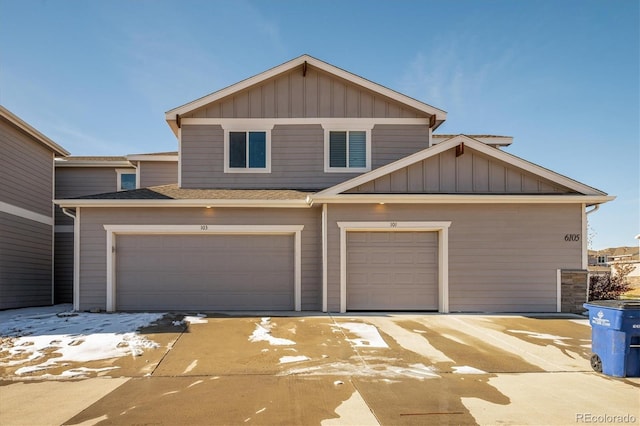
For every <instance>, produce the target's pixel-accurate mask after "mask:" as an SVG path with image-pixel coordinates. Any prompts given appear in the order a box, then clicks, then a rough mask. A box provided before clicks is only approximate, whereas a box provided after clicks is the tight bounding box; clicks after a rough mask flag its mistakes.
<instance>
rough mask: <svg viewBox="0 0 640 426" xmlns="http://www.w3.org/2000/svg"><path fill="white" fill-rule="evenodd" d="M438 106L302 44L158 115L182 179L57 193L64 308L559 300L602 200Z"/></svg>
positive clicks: (536, 306)
mask: <svg viewBox="0 0 640 426" xmlns="http://www.w3.org/2000/svg"><path fill="white" fill-rule="evenodd" d="M446 116H447V115H446V113H445V112H444V111H442V110H440V109H438V108H435V107H433V106H430V105H428V104H425V103H423V102H420V101H417V100H415V99H412V98H410V97H408V96H405V95H403V94H401V93H398V92H395V91H393V90H390V89H388V88H386V87H383V86H380V85H378V84H376V83H373V82H371V81H369V80H366V79H364V78H362V77H359V76H357V75H354V74H352V73H349V72H347V71H344V70H342V69H340V68H337V67H335V66H333V65H330V64H327V63H325V62H322V61H320V60H318V59H315V58H313V57H311V56H307V55H304V56H301V57H298V58H296V59H293V60H291V61H289V62H287V63H284V64H282V65H279V66H277V67H275V68H272V69H270V70H268V71H265V72H263V73H261V74H259V75H256V76H254V77H251V78H249V79H246V80H243V81H241V82H239V83H237V84H235V85H232V86H230V87H227V88H225V89H222V90H220V91H218V92H215V93H212V94H210V95H208V96H204V97H202V98H200V99H198V100H195V101H193V102H190V103H188V104H186V105H183V106H181V107H178V108H175V109H173V110H171V111H169V112H167V113H166V120H167V122H168V124H169V126H170V127H171V129H172V130H173V132H174V133H175V135H176V138H177V140H178V164H177V168H178V176H177V182H174V183H172V184H167V185H155V186H154V185H151V186H149V185H142V184H141V185H140V188H139V189H135V190H129V191H122V192H117V191H114V192H111V193H108V194H99V195H89V196H83V197H80V198H71V197H68V196H60V197H58V199H57V200H56V203H57V204H59V205H60V206H61V207H63V208H64V209H65V210H66V211H67V213H69V214H72V215H73V216H74V217H75V219H74V220H75V221H74V225H73V226H74V235H75V239H76V240H75V241H76V250H75V257H74V263H75V276H74V278H73V287H74V293H75V297H74V304H75V307H76V309H82V310H85V309H103V310H107V311H116V310H189V311H194V310H250V311H256V310H284V311H289V310H296V311H299V310H322V311H330V312H345V311H362V310H382V311H385V310H386V311H402V310H411V311H414V310H415V311H438V312H456V311H461V312H486V311H490V312H516V311H518V312H556V311H560V310H561V309H562V303H561V301H562V300H563V298H564V297H565V295H564V294H563V287H562V285H561V284H562V283H561V281H562V279H561V277H562V276H563V271H576V270H577V271H585V277H586V268H587V247H586V238H585V235H586V226H587V220H586V212H587V211H588V210H589V209H590V208H592V206H595V205H598V204H601V203H604V202H607V201H610V200H612V199H613V198H614V197H611V196H608V195H607V194H605V193H604V192H602V191H599V190H597V189H594V188H592V187H590V186H588V185H585V184H582V183H580V182H577V181H575V180H572V179H570V178H567V177H565V176H562V175H560V174H558V173H555V172H553V171H551V170H548V169H545V168H543V167H540V166H538V165H535V164H532V163H530V162H528V161H526V160H523V159H521V158H518V157H516V156H513V155H511V154H509V153H507V152H505V151H504V150H503V148H504V147H508V146H509V144H511V142H512V139H511V138H510V137H500V136H492V135H480V136H475V137H474V136H469V135H440V136H438V135H437V134H434V132H435V130H436V129H437V128H438V126H440V125H441V124H442V123H443V122H444V121H445V119H446ZM143 170H144V166H143ZM141 183H142V182H141ZM523 259H526V261H523ZM583 290H584V292H585V296H586V280H585V282H584V287H583Z"/></svg>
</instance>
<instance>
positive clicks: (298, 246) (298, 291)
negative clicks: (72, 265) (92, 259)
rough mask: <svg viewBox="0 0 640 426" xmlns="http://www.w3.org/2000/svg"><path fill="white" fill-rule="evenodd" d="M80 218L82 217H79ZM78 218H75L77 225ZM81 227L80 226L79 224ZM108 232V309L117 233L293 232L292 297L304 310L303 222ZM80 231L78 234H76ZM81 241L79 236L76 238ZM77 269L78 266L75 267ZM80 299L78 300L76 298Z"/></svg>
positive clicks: (113, 302) (113, 286) (126, 228)
mask: <svg viewBox="0 0 640 426" xmlns="http://www.w3.org/2000/svg"><path fill="white" fill-rule="evenodd" d="M78 217H79V216H78ZM78 223H79V221H76V225H77V224H78ZM78 226H79V225H78ZM103 226H104V229H105V230H106V231H107V247H106V248H107V250H106V254H107V304H106V310H107V312H114V311H115V310H116V309H117V306H116V287H117V283H116V241H117V236H118V235H123V234H129V235H189V234H190V235H194V234H198V235H202V234H208V235H216V234H218V235H291V234H293V236H294V254H293V259H294V267H293V269H294V270H293V280H294V281H293V283H294V284H293V300H294V309H295V310H296V311H301V310H302V230H303V229H304V225H206V224H203V225H103ZM77 235H78V234H76V236H77ZM76 239H77V240H79V238H76ZM76 270H78V269H76ZM76 300H77V299H76Z"/></svg>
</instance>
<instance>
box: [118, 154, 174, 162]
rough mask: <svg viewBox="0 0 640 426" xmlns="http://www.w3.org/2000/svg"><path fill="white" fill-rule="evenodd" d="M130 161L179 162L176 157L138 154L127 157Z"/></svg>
mask: <svg viewBox="0 0 640 426" xmlns="http://www.w3.org/2000/svg"><path fill="white" fill-rule="evenodd" d="M127 159H128V160H129V161H178V154H176V155H153V154H137V155H127Z"/></svg>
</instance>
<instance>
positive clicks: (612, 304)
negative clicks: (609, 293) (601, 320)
mask: <svg viewBox="0 0 640 426" xmlns="http://www.w3.org/2000/svg"><path fill="white" fill-rule="evenodd" d="M585 305H593V306H602V307H603V308H611V309H640V299H622V300H593V301H591V302H587V303H585Z"/></svg>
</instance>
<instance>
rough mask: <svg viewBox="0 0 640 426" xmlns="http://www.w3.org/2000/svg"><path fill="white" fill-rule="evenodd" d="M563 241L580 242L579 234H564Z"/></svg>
mask: <svg viewBox="0 0 640 426" xmlns="http://www.w3.org/2000/svg"><path fill="white" fill-rule="evenodd" d="M564 240H565V241H567V242H568V241H580V234H565V236H564Z"/></svg>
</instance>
